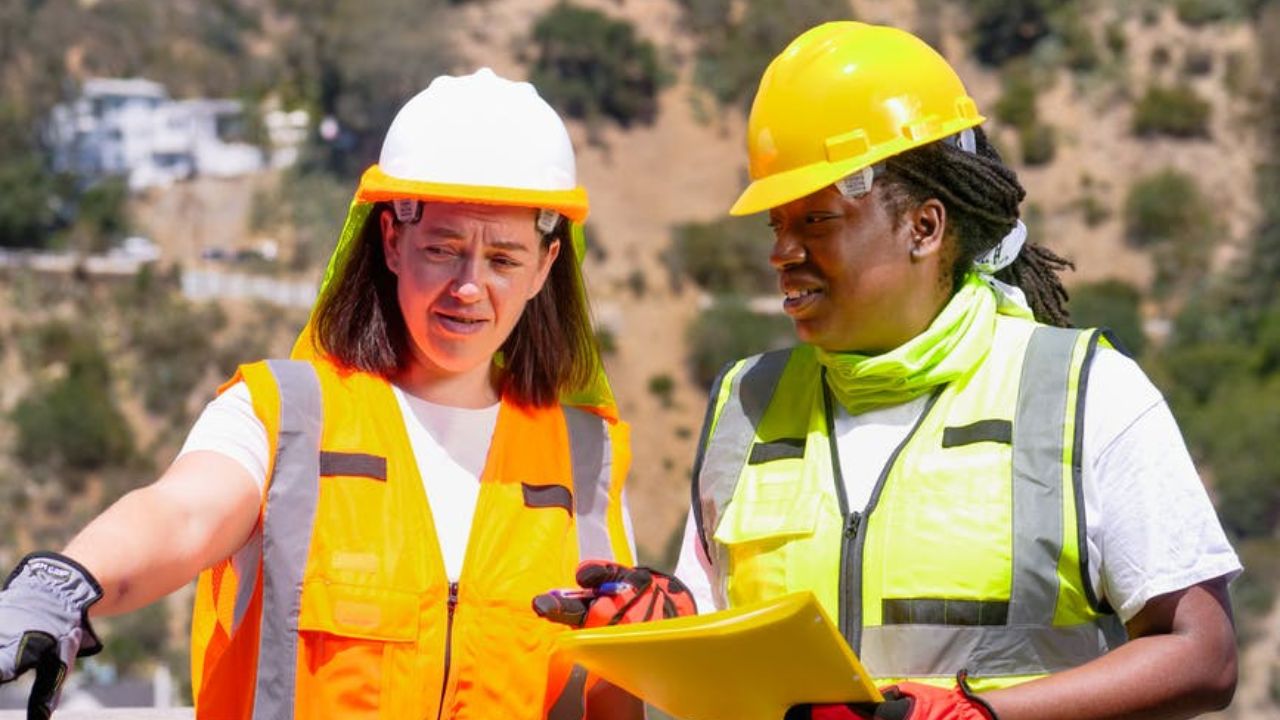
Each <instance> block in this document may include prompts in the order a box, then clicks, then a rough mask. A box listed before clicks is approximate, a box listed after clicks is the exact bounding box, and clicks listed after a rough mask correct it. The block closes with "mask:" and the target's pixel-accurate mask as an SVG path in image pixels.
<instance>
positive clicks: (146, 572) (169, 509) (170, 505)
mask: <svg viewBox="0 0 1280 720" xmlns="http://www.w3.org/2000/svg"><path fill="white" fill-rule="evenodd" d="M195 455H200V456H201V457H192V456H184V457H183V458H181V459H179V461H178V462H177V463H175V464H174V466H173V467H172V468H170V471H169V472H168V473H166V475H165V477H164V478H161V480H160V481H158V482H156V483H154V484H152V485H149V486H147V487H144V488H140V489H138V490H134V491H132V492H130V493H129V494H127V495H125V496H124V497H122V498H121V499H120V500H119V501H117V502H116V503H115V504H114V505H112V506H111V507H109V508H108V509H107V510H106V511H105V512H104V513H102V515H100V516H98V517H97V518H96V519H95V520H93V522H91V523H90V524H89V525H88V526H87V527H85V529H84V530H82V531H81V532H80V534H79V535H77V536H76V537H75V539H73V540H72V541H71V543H70V544H69V545H68V546H67V548H66V550H65V551H64V552H65V554H66V555H67V556H69V557H71V558H72V559H74V560H76V561H77V562H79V563H80V564H81V565H84V566H85V568H86V569H88V570H89V572H91V573H92V574H93V575H94V577H95V578H96V579H97V580H98V582H99V583H100V584H101V585H102V590H103V597H102V600H101V601H99V602H98V603H97V604H96V605H94V606H93V608H92V614H93V615H115V614H119V613H124V612H128V611H130V610H134V609H137V608H140V607H142V606H144V605H147V604H149V603H152V602H154V601H156V600H158V599H159V598H161V597H163V596H165V595H167V594H168V593H170V592H173V591H174V590H176V589H178V588H179V587H181V586H182V585H184V584H186V583H187V582H189V581H190V580H191V579H192V578H193V577H195V576H196V574H198V573H199V572H200V570H202V569H204V568H205V567H208V566H209V565H211V564H212V563H213V562H215V561H217V560H219V559H221V558H223V557H226V556H227V555H229V554H230V553H231V552H233V551H234V550H235V549H236V548H237V547H239V546H240V545H241V544H243V542H244V540H245V538H247V537H248V534H249V532H250V531H251V530H252V528H253V524H254V522H255V521H256V519H257V499H256V498H257V491H256V489H255V486H253V485H252V481H251V480H248V479H247V476H245V477H240V478H237V477H235V475H236V474H237V473H241V474H242V473H244V471H243V469H241V468H239V466H237V465H235V464H234V462H232V461H230V460H227V459H225V458H221V457H210V456H212V455H213V454H212V453H196V454H195Z"/></svg>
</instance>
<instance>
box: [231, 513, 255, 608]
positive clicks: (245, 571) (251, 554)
mask: <svg viewBox="0 0 1280 720" xmlns="http://www.w3.org/2000/svg"><path fill="white" fill-rule="evenodd" d="M260 562H262V528H260V527H257V528H254V530H253V534H252V535H250V536H249V539H248V540H247V541H246V542H245V544H244V546H243V547H241V548H240V549H239V550H237V551H236V554H235V555H232V556H231V567H232V568H234V569H235V573H236V579H237V580H236V582H237V585H236V606H235V611H234V613H233V614H232V616H231V632H233V633H234V632H235V631H236V630H239V629H240V621H241V620H244V614H245V613H246V612H248V610H249V602H250V601H251V600H253V591H254V590H255V589H257V587H258V564H259V563H260Z"/></svg>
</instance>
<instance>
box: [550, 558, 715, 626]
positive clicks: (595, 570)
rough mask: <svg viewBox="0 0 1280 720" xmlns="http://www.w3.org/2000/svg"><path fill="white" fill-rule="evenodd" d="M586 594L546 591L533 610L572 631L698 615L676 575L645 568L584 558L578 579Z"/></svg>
mask: <svg viewBox="0 0 1280 720" xmlns="http://www.w3.org/2000/svg"><path fill="white" fill-rule="evenodd" d="M576 580H577V581H578V585H579V586H581V587H582V590H571V591H567V592H566V591H556V590H553V591H551V592H547V593H543V594H541V595H538V596H537V597H535V598H534V599H533V611H534V612H535V613H537V614H538V615H539V616H541V617H544V618H547V619H548V620H551V621H552V622H558V623H561V624H564V625H569V626H570V627H600V626H602V625H622V624H625V623H634V622H646V621H648V620H664V619H666V618H673V617H683V616H685V615H696V614H697V612H698V609H697V605H696V603H695V602H694V600H693V595H692V594H691V593H690V592H689V589H688V588H686V587H685V586H684V583H682V582H680V580H678V579H677V578H676V577H674V576H672V575H668V574H666V573H664V572H659V571H657V570H653V569H652V568H647V567H628V566H626V565H619V564H617V563H612V562H606V561H603V560H584V561H583V562H582V563H581V564H579V565H578V572H577V575H576Z"/></svg>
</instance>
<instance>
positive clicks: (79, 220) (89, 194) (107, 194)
mask: <svg viewBox="0 0 1280 720" xmlns="http://www.w3.org/2000/svg"><path fill="white" fill-rule="evenodd" d="M128 200H129V186H128V184H127V183H126V182H125V180H124V178H118V177H112V178H103V179H102V180H99V181H97V182H95V183H93V184H92V185H90V186H89V187H88V188H86V189H85V190H84V192H83V193H81V194H80V197H79V198H78V199H77V201H76V206H77V207H76V221H75V224H74V225H73V227H72V229H71V233H72V235H73V243H74V245H75V246H76V247H78V248H80V249H82V250H88V251H90V252H103V251H105V250H107V249H108V248H111V247H113V246H115V245H117V244H119V242H120V241H121V240H123V239H124V236H125V235H126V234H127V233H128V232H129V214H128V207H127V203H128Z"/></svg>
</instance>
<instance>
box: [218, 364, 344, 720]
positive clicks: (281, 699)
mask: <svg viewBox="0 0 1280 720" xmlns="http://www.w3.org/2000/svg"><path fill="white" fill-rule="evenodd" d="M268 366H269V367H270V369H271V373H272V375H274V376H275V380H276V384H277V385H278V386H279V389H280V433H279V439H278V441H277V445H276V457H275V463H274V468H273V471H272V475H271V478H270V479H269V481H268V482H269V485H268V488H267V503H266V506H267V510H266V513H265V514H264V518H263V523H262V530H261V533H262V563H263V573H262V629H261V634H260V637H259V646H258V673H257V683H256V687H255V689H254V701H253V708H254V717H255V718H259V717H263V718H266V717H270V718H291V717H293V705H294V701H295V699H296V698H295V687H296V682H297V678H296V675H295V672H296V668H297V658H298V632H297V623H298V615H299V613H300V612H301V603H302V594H301V593H302V589H301V588H302V573H303V569H304V568H305V566H306V561H307V551H308V549H309V548H310V547H311V532H312V526H313V524H314V522H315V513H316V505H317V503H318V502H319V494H320V485H319V478H320V433H321V427H322V423H323V415H324V409H323V403H322V401H321V394H320V381H319V378H318V377H317V376H316V370H315V368H314V367H312V365H311V364H310V363H308V362H304V361H298V360H271V361H269V362H268ZM249 584H250V585H252V583H251V582H250V583H249ZM236 604H237V607H238V606H239V605H240V603H239V601H238V600H237V603H236Z"/></svg>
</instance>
